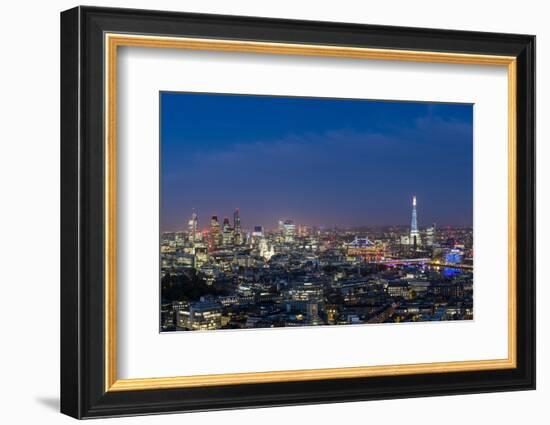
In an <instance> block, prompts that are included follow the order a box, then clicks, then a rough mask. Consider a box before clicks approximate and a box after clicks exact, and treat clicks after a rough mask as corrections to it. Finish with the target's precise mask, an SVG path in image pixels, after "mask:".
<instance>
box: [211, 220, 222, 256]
mask: <svg viewBox="0 0 550 425" xmlns="http://www.w3.org/2000/svg"><path fill="white" fill-rule="evenodd" d="M220 237H221V234H220V222H219V221H218V216H217V215H213V216H212V218H211V219H210V248H211V249H216V248H217V247H218V246H219V245H220Z"/></svg>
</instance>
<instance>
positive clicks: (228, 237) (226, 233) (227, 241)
mask: <svg viewBox="0 0 550 425" xmlns="http://www.w3.org/2000/svg"><path fill="white" fill-rule="evenodd" d="M233 242H234V232H233V229H232V228H231V225H230V224H229V218H228V217H225V218H224V219H223V227H222V245H223V246H224V247H228V246H230V245H232V244H233Z"/></svg>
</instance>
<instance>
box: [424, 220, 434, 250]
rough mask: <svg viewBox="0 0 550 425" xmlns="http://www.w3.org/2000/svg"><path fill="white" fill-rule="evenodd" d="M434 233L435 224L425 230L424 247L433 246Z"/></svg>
mask: <svg viewBox="0 0 550 425" xmlns="http://www.w3.org/2000/svg"><path fill="white" fill-rule="evenodd" d="M435 231H436V230H435V223H433V224H432V227H428V228H427V229H426V245H428V246H433V245H434V244H435V240H436V239H435Z"/></svg>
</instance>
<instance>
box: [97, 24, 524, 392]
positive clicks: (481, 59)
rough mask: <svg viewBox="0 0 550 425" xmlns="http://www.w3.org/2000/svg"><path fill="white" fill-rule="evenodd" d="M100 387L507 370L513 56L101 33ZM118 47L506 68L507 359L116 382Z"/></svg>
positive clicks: (512, 314)
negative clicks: (102, 377) (102, 249)
mask: <svg viewBox="0 0 550 425" xmlns="http://www.w3.org/2000/svg"><path fill="white" fill-rule="evenodd" d="M104 42H105V81H106V83H105V135H104V136H105V141H104V143H105V235H104V236H105V391H132V390H150V389H166V388H182V387H201V386H214V385H236V384H252V383H268V382H285V381H287V382H288V381H311V380H321V379H338V378H358V377H374V376H390V375H410V374H417V373H448V372H463V371H482V370H496V369H510V368H515V367H516V364H517V359H516V354H517V353H516V327H517V322H516V308H517V306H516V285H517V282H516V251H517V247H516V202H517V201H516V200H517V197H516V136H517V135H516V85H517V76H516V58H515V57H513V56H493V55H478V54H462V53H444V52H424V51H411V50H392V49H370V48H359V47H340V46H327V45H308V44H288V43H268V42H256V41H235V40H216V39H200V38H179V37H159V36H146V35H128V34H115V33H106V34H105V40H104ZM119 46H133V47H149V48H170V49H190V50H209V51H229V52H248V53H264V54H282V55H302V56H325V57H341V58H355V59H376V60H398V61H408V62H434V63H451V64H469V65H494V66H504V67H506V68H507V72H508V357H507V358H506V359H495V360H470V361H455V362H437V363H417V364H398V365H384V366H361V367H343V368H327V369H304V370H288V371H270V372H251V373H250V372H249V373H230V374H215V375H193V376H175V377H164V378H157V377H151V378H138V379H118V378H117V372H116V363H117V350H116V347H117V338H116V335H117V324H116V264H117V256H116V246H117V243H116V234H117V230H116V208H117V204H116V199H117V196H116V188H117V182H116V163H117V157H116V136H117V133H116V123H117V119H116V117H117V110H116V106H117V50H118V49H117V48H118V47H119Z"/></svg>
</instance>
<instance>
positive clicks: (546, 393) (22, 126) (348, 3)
mask: <svg viewBox="0 0 550 425" xmlns="http://www.w3.org/2000/svg"><path fill="white" fill-rule="evenodd" d="M91 3H93V4H94V5H98V6H112V7H116V6H119V7H135V8H155V9H165V10H181V11H189V12H206V13H222V14H234V15H252V16H266V17H279V18H294V19H310V20H327V21H348V22H359V23H368V24H385V25H403V26H416V27H434V28H453V29H463V30H477V31H496V32H517V33H528V34H536V35H537V63H538V69H537V74H538V75H539V76H541V77H540V78H538V81H537V84H538V90H537V92H538V94H539V96H538V100H537V112H538V116H539V117H545V116H548V115H549V114H550V100H549V98H548V97H547V96H546V97H543V96H541V94H547V93H549V92H550V82H549V81H548V79H547V78H546V77H545V76H546V75H550V53H548V52H550V29H549V28H548V26H547V23H546V19H545V16H546V15H545V13H544V12H545V11H544V4H543V3H542V2H538V1H535V0H525V1H523V2H521V3H518V2H511V1H498V2H497V1H495V0H492V1H487V2H479V1H472V0H464V1H462V2H460V3H450V4H447V5H444V6H443V5H442V3H441V2H438V1H436V0H419V1H416V2H409V1H407V0H395V1H393V2H368V3H367V2H355V1H353V0H341V1H339V2H328V1H325V2H322V1H316V2H313V1H302V2H297V1H295V0H278V1H267V2H258V1H254V0H233V1H231V2H227V1H224V0H187V1H186V2H181V1H174V0H158V1H156V2H154V3H152V2H150V1H145V0H133V1H130V0H128V1H99V0H98V1H95V2H91ZM77 4H78V3H77V2H74V1H65V0H54V1H51V2H38V1H34V2H32V1H31V2H20V3H16V2H10V3H8V4H7V5H4V9H3V11H4V13H3V15H2V17H3V20H2V25H0V32H1V35H2V39H3V40H4V41H5V42H4V43H3V44H2V46H3V52H2V53H3V56H2V57H3V59H4V60H3V65H4V66H3V67H2V68H0V77H1V78H0V93H2V102H0V112H1V114H2V117H3V118H4V119H3V120H2V125H1V126H0V140H1V143H0V181H1V182H2V185H1V194H2V198H1V199H2V205H3V208H1V209H0V223H1V227H0V235H1V239H0V240H1V242H2V243H0V258H1V259H2V262H1V264H2V267H0V282H2V285H1V286H0V312H1V313H0V318H1V320H0V329H1V331H2V335H3V338H2V343H3V344H2V345H3V346H4V347H9V348H8V349H6V348H5V349H4V350H3V351H2V353H1V354H0V374H1V376H2V377H3V379H2V384H1V385H0V393H1V396H2V398H3V400H5V403H3V409H2V411H1V412H0V417H1V418H2V421H3V422H6V423H23V422H28V421H33V420H35V421H37V422H38V421H40V423H42V424H50V423H52V424H54V423H55V424H57V423H74V420H73V419H71V418H68V417H65V416H62V415H60V414H59V413H58V412H57V411H58V404H59V400H58V392H59V349H58V347H59V313H58V312H59V12H60V11H61V10H65V9H68V8H71V7H74V6H75V5H77ZM539 122H540V123H541V125H539V126H538V133H537V139H538V140H548V139H549V138H550V125H549V124H548V123H547V122H545V121H544V120H539ZM537 156H538V162H539V164H543V163H545V162H547V161H548V160H550V146H549V145H548V143H540V144H539V146H538V151H537ZM537 174H538V175H537V179H538V187H539V188H540V187H543V188H544V187H545V186H546V185H547V184H548V183H550V168H549V167H539V168H538V172H537ZM538 192H539V193H538V196H537V203H538V212H537V216H538V217H548V216H550V195H549V194H548V190H546V191H545V192H546V193H544V191H543V190H539V191H538ZM549 238H550V223H549V222H548V221H546V222H545V221H543V220H540V222H539V223H538V241H539V242H538V245H539V246H538V247H537V249H538V258H539V259H540V264H539V268H538V270H539V272H538V274H539V275H538V281H539V286H538V293H537V299H538V303H539V305H538V310H537V311H538V317H537V321H538V358H539V359H541V361H540V362H539V364H538V390H537V391H536V392H516V393H500V394H476V395H468V396H454V397H438V398H422V399H409V400H390V401H381V402H363V403H345V404H333V405H320V406H303V407H287V408H272V409H259V410H258V409H255V410H241V411H231V412H210V413H197V414H192V415H189V414H188V415H185V416H181V415H164V416H156V417H154V418H153V417H134V418H126V419H110V420H109V423H113V424H114V423H125V424H142V423H143V424H145V423H155V424H157V423H158V424H172V423H173V424H176V423H178V424H179V423H181V422H182V421H186V420H187V421H199V422H200V423H201V424H205V425H208V424H218V423H220V422H221V421H223V422H224V423H225V424H239V425H246V424H257V423H258V421H262V422H263V423H266V424H283V423H288V424H291V423H297V422H300V421H315V422H316V423H317V424H334V423H338V422H340V421H342V420H343V419H344V418H352V419H365V420H368V421H370V422H382V421H387V420H390V419H391V418H392V417H393V418H395V415H399V417H400V418H402V419H405V420H407V421H408V422H409V423H411V424H417V423H418V424H420V423H422V424H432V423H433V424H436V423H440V422H441V420H444V421H445V423H446V424H447V425H454V424H457V425H458V424H462V423H463V421H464V415H463V414H459V413H458V412H468V416H469V417H474V416H473V415H475V419H476V422H477V421H478V420H479V421H480V422H481V421H491V422H492V423H499V424H515V423H519V422H524V421H526V420H530V419H531V420H534V419H536V418H540V417H546V416H548V413H547V411H546V409H545V403H544V402H545V401H546V400H548V398H549V397H550V366H549V365H548V364H547V363H546V364H545V363H544V359H547V358H550V337H548V335H550V318H549V316H545V315H544V306H543V303H544V300H546V299H548V298H549V297H550V289H549V287H548V285H545V281H547V279H545V275H544V273H545V271H544V270H543V268H542V264H543V261H542V259H545V258H548V257H549V256H550V247H549V246H548V245H547V244H543V241H545V240H548V239H549ZM101 421H102V420H100V422H101Z"/></svg>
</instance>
